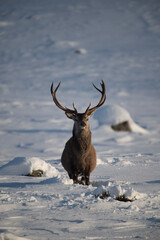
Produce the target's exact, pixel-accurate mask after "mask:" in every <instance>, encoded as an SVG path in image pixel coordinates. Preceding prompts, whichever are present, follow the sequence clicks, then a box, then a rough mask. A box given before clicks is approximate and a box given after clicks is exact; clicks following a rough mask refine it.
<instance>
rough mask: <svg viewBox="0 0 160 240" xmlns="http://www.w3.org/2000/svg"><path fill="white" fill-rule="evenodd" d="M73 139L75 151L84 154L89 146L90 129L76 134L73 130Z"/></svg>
mask: <svg viewBox="0 0 160 240" xmlns="http://www.w3.org/2000/svg"><path fill="white" fill-rule="evenodd" d="M73 139H74V143H75V146H76V148H77V150H78V151H80V152H81V153H85V152H86V151H87V150H88V148H89V147H90V145H91V131H90V129H87V130H82V131H80V132H78V133H77V132H76V131H75V129H73Z"/></svg>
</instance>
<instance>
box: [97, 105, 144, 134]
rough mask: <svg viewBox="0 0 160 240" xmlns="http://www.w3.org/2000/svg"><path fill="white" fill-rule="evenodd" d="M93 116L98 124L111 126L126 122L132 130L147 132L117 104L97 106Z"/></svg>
mask: <svg viewBox="0 0 160 240" xmlns="http://www.w3.org/2000/svg"><path fill="white" fill-rule="evenodd" d="M94 118H95V119H96V120H97V121H98V123H99V125H109V126H112V125H117V124H120V123H124V122H128V123H129V126H130V129H131V131H132V132H137V133H142V134H146V133H147V130H145V129H144V128H142V127H140V126H139V125H138V124H136V123H135V122H134V120H133V119H132V117H131V115H130V114H129V112H128V111H127V110H126V109H124V108H123V107H120V106H119V105H115V104H110V105H106V106H104V107H101V108H99V109H98V110H97V111H96V112H95V114H94Z"/></svg>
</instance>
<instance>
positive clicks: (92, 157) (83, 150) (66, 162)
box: [51, 80, 106, 185]
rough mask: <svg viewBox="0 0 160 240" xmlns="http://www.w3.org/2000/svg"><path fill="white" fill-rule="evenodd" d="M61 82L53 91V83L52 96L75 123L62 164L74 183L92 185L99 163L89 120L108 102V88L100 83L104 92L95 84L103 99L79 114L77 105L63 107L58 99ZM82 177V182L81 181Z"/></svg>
mask: <svg viewBox="0 0 160 240" xmlns="http://www.w3.org/2000/svg"><path fill="white" fill-rule="evenodd" d="M60 84H61V82H59V84H58V86H57V87H56V88H55V90H53V82H52V85H51V95H52V98H53V101H54V103H55V105H56V106H57V107H58V108H59V109H61V110H63V111H64V112H65V114H66V116H67V117H68V118H69V119H72V120H73V121H74V125H73V130H72V137H71V138H70V139H69V140H68V141H67V142H66V144H65V147H64V150H63V152H62V156H61V163H62V166H63V167H64V169H65V170H66V171H67V173H68V176H69V178H70V179H72V180H73V183H75V184H77V183H81V184H83V185H89V184H90V174H91V172H92V171H93V170H94V169H95V167H96V163H97V156H96V150H95V148H94V146H93V145H92V143H91V131H90V126H89V122H88V120H89V118H90V117H91V116H92V114H93V113H94V112H95V110H97V109H98V108H99V107H101V106H102V105H103V104H104V102H105V100H106V88H105V84H104V81H103V80H102V82H100V85H101V88H102V90H100V89H99V88H97V87H96V86H95V85H94V83H92V85H93V86H94V88H95V89H96V90H97V91H98V92H100V93H101V98H100V101H99V102H98V104H97V105H96V106H94V107H92V108H91V103H90V104H89V106H88V107H87V109H86V111H85V112H84V113H78V111H77V109H76V107H75V104H74V103H73V109H70V108H67V107H63V106H62V105H61V104H60V103H59V101H58V100H57V97H56V92H57V90H58V89H59V86H60ZM79 177H81V180H79Z"/></svg>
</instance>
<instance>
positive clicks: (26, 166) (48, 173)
mask: <svg viewBox="0 0 160 240" xmlns="http://www.w3.org/2000/svg"><path fill="white" fill-rule="evenodd" d="M38 169H41V170H43V176H44V177H57V176H58V175H59V172H58V170H57V169H56V168H55V167H53V166H51V164H49V163H46V162H45V161H44V160H42V159H40V158H37V157H31V158H26V157H16V158H14V159H13V160H12V161H10V162H9V163H7V164H5V165H3V166H2V167H1V168H0V174H1V175H27V174H29V173H32V171H33V170H38Z"/></svg>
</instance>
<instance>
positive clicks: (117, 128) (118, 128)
mask: <svg viewBox="0 0 160 240" xmlns="http://www.w3.org/2000/svg"><path fill="white" fill-rule="evenodd" d="M111 128H112V129H113V130H114V131H126V132H132V129H131V127H130V124H129V122H128V121H125V122H122V123H118V124H115V125H112V126H111Z"/></svg>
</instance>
